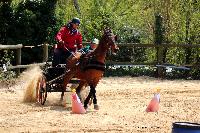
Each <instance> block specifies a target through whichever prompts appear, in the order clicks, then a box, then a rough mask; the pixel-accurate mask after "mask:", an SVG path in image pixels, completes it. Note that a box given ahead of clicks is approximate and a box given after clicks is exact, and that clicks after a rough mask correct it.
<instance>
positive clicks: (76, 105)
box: [72, 90, 86, 114]
mask: <svg viewBox="0 0 200 133" xmlns="http://www.w3.org/2000/svg"><path fill="white" fill-rule="evenodd" d="M72 92H73V93H72V113H75V114H84V113H86V110H85V109H84V107H83V105H82V103H81V101H80V99H79V97H78V95H77V94H76V91H74V90H73V91H72Z"/></svg>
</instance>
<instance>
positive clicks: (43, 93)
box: [37, 76, 47, 105]
mask: <svg viewBox="0 0 200 133" xmlns="http://www.w3.org/2000/svg"><path fill="white" fill-rule="evenodd" d="M37 94H38V96H37V101H38V102H39V103H41V104H42V105H44V103H45V101H46V98H47V87H46V78H45V77H44V76H42V77H41V78H40V80H39V82H38V89H37Z"/></svg>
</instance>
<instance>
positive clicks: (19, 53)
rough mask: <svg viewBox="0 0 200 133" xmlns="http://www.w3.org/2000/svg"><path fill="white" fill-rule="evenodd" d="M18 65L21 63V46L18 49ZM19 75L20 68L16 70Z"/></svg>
mask: <svg viewBox="0 0 200 133" xmlns="http://www.w3.org/2000/svg"><path fill="white" fill-rule="evenodd" d="M16 65H21V48H18V49H17V57H16ZM16 73H17V75H19V74H20V68H18V69H17V70H16Z"/></svg>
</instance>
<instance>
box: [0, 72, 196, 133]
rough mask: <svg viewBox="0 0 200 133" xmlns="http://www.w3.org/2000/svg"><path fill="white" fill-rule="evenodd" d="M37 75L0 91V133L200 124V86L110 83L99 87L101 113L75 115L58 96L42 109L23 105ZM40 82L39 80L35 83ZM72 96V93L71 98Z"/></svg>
mask: <svg viewBox="0 0 200 133" xmlns="http://www.w3.org/2000/svg"><path fill="white" fill-rule="evenodd" d="M37 71H38V70H37V69H33V70H32V69H30V70H27V71H26V72H25V73H23V74H22V76H21V77H20V78H19V79H18V80H17V81H16V83H15V84H14V85H13V86H11V87H9V88H8V87H6V86H2V85H1V87H0V133H4V132H11V133H18V132H29V133H32V132H42V133H46V132H48V133H57V132H73V133H78V132H109V133H110V132H112V133H116V132H124V133H130V132H132V133H170V132H171V129H172V123H173V122H176V121H189V122H197V123H200V115H199V113H200V82H199V81H195V80H187V81H186V80H173V81H169V80H160V79H155V78H149V77H110V78H103V79H102V80H101V81H100V83H99V84H98V86H97V88H96V90H97V99H98V104H99V106H100V110H98V111H95V110H94V109H93V106H91V107H90V108H89V110H88V112H87V113H86V114H82V115H81V114H72V113H71V104H70V102H69V101H68V103H67V107H65V108H64V107H63V106H62V104H61V103H60V102H59V98H60V93H48V97H47V102H46V103H45V105H44V106H42V105H40V104H38V103H34V102H33V103H24V102H23V98H24V91H25V89H27V84H29V83H30V82H31V80H32V81H33V78H34V76H35V75H36V74H37ZM35 81H36V80H35ZM156 87H160V88H161V92H160V94H161V102H160V109H159V112H158V113H156V112H153V113H146V112H145V109H146V107H147V105H148V103H149V102H150V100H151V99H152V96H153V89H154V88H156ZM69 95H70V94H69V93H68V96H69Z"/></svg>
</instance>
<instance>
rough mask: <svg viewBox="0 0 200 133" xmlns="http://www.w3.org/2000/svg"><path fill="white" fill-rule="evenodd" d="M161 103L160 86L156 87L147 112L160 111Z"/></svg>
mask: <svg viewBox="0 0 200 133" xmlns="http://www.w3.org/2000/svg"><path fill="white" fill-rule="evenodd" d="M159 103H160V88H157V89H156V92H155V94H154V97H153V98H152V100H151V101H150V103H149V105H148V106H147V108H146V112H158V110H159Z"/></svg>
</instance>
